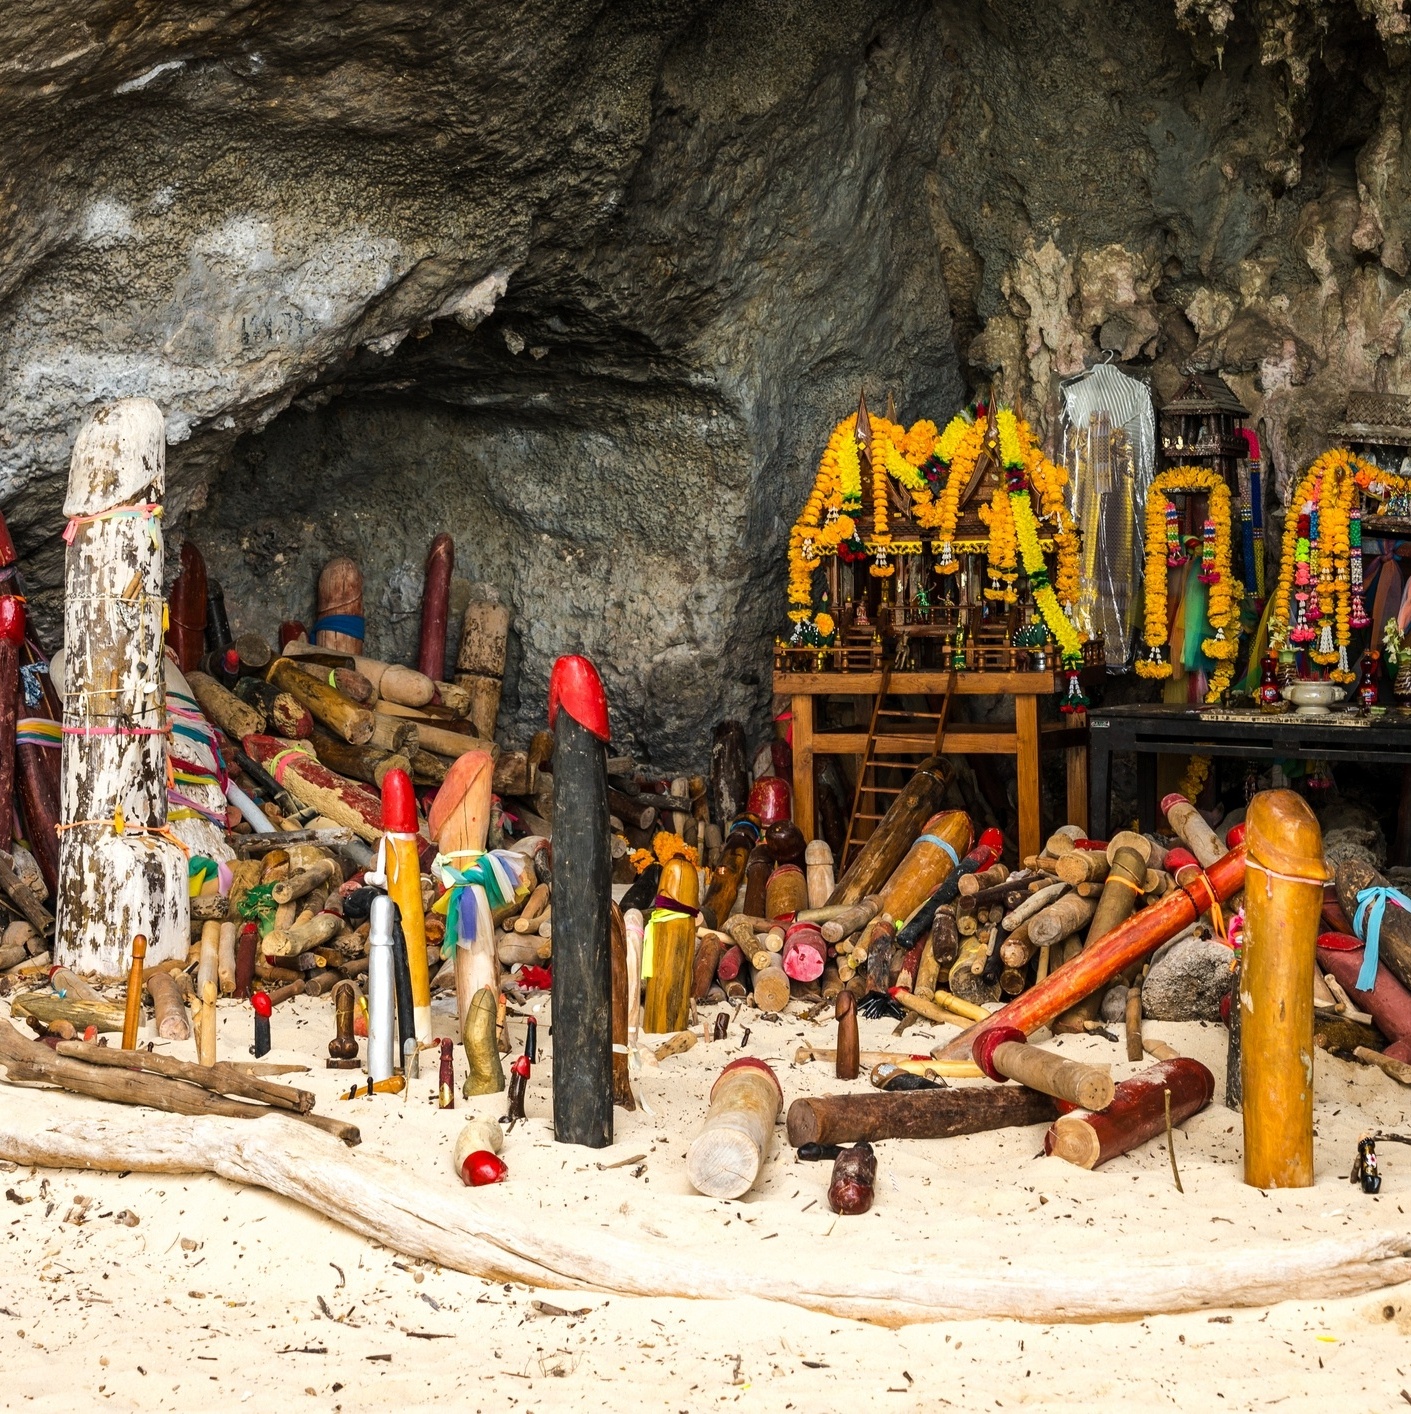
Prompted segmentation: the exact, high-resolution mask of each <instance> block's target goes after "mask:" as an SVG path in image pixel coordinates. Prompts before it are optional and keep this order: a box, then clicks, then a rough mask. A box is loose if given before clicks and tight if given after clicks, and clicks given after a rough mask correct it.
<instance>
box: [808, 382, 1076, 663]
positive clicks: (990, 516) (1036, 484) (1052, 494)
mask: <svg viewBox="0 0 1411 1414" xmlns="http://www.w3.org/2000/svg"><path fill="white" fill-rule="evenodd" d="M995 425H996V428H997V431H998V435H999V443H1000V455H1001V459H1002V461H1003V464H1004V468H1005V473H1006V486H1005V488H1003V489H1001V490H1000V491H999V492H997V494H996V495H995V496H994V497H993V498H992V499H991V501H990V504H989V506H988V507H981V509H980V516H981V518H982V519H983V520H984V521H985V522H986V524H987V525H988V526H989V527H990V537H989V571H990V576H991V579H992V581H993V585H992V587H991V588H990V589H987V590H986V593H987V594H988V595H989V596H990V597H991V598H992V599H998V600H1001V601H1002V602H1005V603H1014V602H1015V600H1016V599H1017V597H1018V595H1017V590H1016V587H1015V586H1016V583H1017V580H1018V571H1019V565H1020V563H1021V552H1022V551H1023V550H1024V546H1023V545H1022V543H1021V542H1020V541H1019V539H1018V538H1017V536H1016V532H1015V503H1014V499H1013V498H1014V495H1015V494H1016V493H1017V492H1018V491H1019V489H1020V487H1021V486H1022V494H1023V497H1024V500H1025V503H1026V505H1028V503H1029V499H1030V487H1032V491H1033V494H1034V496H1035V497H1036V499H1037V508H1035V507H1034V506H1029V520H1030V522H1032V523H1034V547H1035V548H1034V551H1033V556H1032V557H1031V558H1033V557H1036V563H1037V565H1038V566H1039V569H1038V571H1037V573H1039V574H1040V575H1041V577H1042V578H1043V582H1044V584H1045V586H1047V585H1049V583H1050V581H1049V579H1048V572H1047V567H1046V565H1045V563H1044V559H1043V552H1042V549H1041V547H1040V546H1039V540H1038V529H1037V520H1038V519H1042V521H1043V522H1044V525H1045V534H1046V535H1050V536H1051V538H1052V541H1053V545H1054V548H1055V551H1056V555H1055V566H1054V572H1053V578H1052V587H1051V589H1050V597H1051V604H1052V607H1051V608H1050V609H1045V608H1044V606H1043V605H1042V604H1041V605H1040V610H1041V612H1042V613H1043V616H1044V621H1045V622H1046V623H1049V624H1050V628H1052V623H1051V622H1050V620H1051V618H1054V617H1056V618H1057V619H1059V620H1061V621H1062V622H1063V624H1064V625H1065V626H1066V627H1065V632H1064V634H1063V635H1062V636H1061V638H1062V639H1066V640H1068V641H1069V642H1071V643H1073V644H1074V645H1075V651H1076V653H1077V654H1078V655H1079V656H1081V651H1082V639H1081V637H1079V636H1078V634H1077V632H1076V630H1074V629H1073V627H1072V624H1071V621H1070V619H1069V614H1070V613H1071V611H1072V607H1073V605H1074V604H1075V603H1076V602H1077V598H1078V558H1079V539H1078V533H1077V527H1076V526H1075V525H1074V523H1073V521H1072V518H1071V517H1070V516H1069V515H1068V511H1067V508H1066V506H1065V505H1064V497H1063V488H1064V486H1065V484H1066V482H1067V472H1066V470H1064V469H1063V468H1062V467H1058V466H1055V465H1054V463H1052V462H1051V461H1049V460H1048V458H1047V457H1045V456H1044V455H1043V453H1042V451H1041V450H1040V449H1039V447H1038V444H1037V442H1036V440H1035V438H1034V435H1033V433H1032V431H1031V430H1030V428H1029V425H1028V423H1026V422H1024V421H1023V420H1022V419H1021V418H1019V417H1018V416H1016V415H1015V413H1014V412H1013V410H1012V409H1009V408H1001V409H999V410H998V411H997V412H996V414H995ZM870 426H871V430H872V446H871V467H872V479H871V485H870V487H868V488H866V494H870V496H871V506H872V530H871V533H870V534H869V535H868V536H867V537H866V540H865V542H864V541H863V540H861V539H859V538H858V536H859V531H858V526H857V522H856V520H855V519H854V517H853V515H852V514H850V512H856V511H859V510H861V509H862V507H863V505H864V494H865V493H864V488H863V486H862V470H861V466H862V464H861V459H860V455H859V444H858V442H857V438H856V429H857V418H856V416H855V415H851V416H848V417H845V418H844V419H843V420H842V421H841V422H839V423H838V424H837V426H836V427H835V428H834V429H833V432H832V435H831V436H830V437H829V439H828V445H827V447H826V448H825V449H824V452H823V456H822V458H821V459H820V461H819V466H818V474H817V476H816V478H815V480H814V484H813V488H812V490H811V491H810V493H809V496H808V500H807V501H806V502H805V503H804V508H803V511H802V512H801V513H800V515H799V518H798V520H797V521H796V522H795V524H794V526H793V528H792V529H791V531H790V533H789V590H788V594H789V606H790V608H789V618H790V619H791V620H792V621H793V622H794V623H795V624H796V625H797V626H798V627H797V628H796V630H795V640H796V641H799V642H809V643H816V642H821V641H822V640H824V639H826V638H828V637H830V632H831V631H836V626H834V628H833V630H830V631H824V629H823V628H822V626H821V623H820V622H819V621H817V620H815V619H814V611H813V575H814V571H815V570H816V569H817V568H818V566H819V565H820V564H821V563H822V561H823V557H824V556H825V555H829V554H839V555H840V556H841V557H842V558H843V559H845V560H847V561H849V562H855V561H858V560H861V559H862V558H864V557H867V556H870V557H871V559H872V563H871V564H870V565H869V567H868V568H869V572H870V573H871V574H872V575H875V576H877V577H879V578H883V577H886V576H889V575H892V574H895V572H896V565H895V562H894V559H895V556H897V555H899V554H912V553H917V552H918V551H919V548H920V547H919V545H917V544H916V542H914V541H913V542H910V543H900V542H896V541H894V540H893V537H892V533H891V530H892V527H891V517H890V509H889V505H888V487H889V484H890V482H891V481H896V482H897V483H898V484H900V485H902V486H904V487H905V488H906V490H907V493H908V495H909V497H910V500H911V514H912V517H913V519H914V520H915V522H916V524H917V525H918V526H919V527H921V528H922V529H923V530H929V531H934V532H935V539H936V547H937V549H938V551H939V554H938V558H937V562H936V566H935V568H936V570H937V572H938V573H941V574H953V573H954V572H955V571H956V570H957V569H958V568H959V561H958V560H957V558H956V546H955V528H956V522H957V520H958V518H959V514H960V495H961V492H962V491H963V490H964V489H965V487H966V486H967V485H968V484H969V481H970V478H971V477H972V476H973V475H974V472H975V466H976V463H977V462H978V460H979V457H980V453H981V451H982V449H983V447H984V444H985V438H986V436H987V435H988V431H989V424H988V422H987V421H986V420H985V419H980V420H976V419H975V418H974V417H972V416H971V415H970V414H969V413H957V414H956V415H955V416H954V417H953V418H951V420H950V421H949V422H948V423H947V424H946V427H945V430H944V431H943V432H941V433H940V434H939V435H938V434H937V431H936V424H935V423H934V422H931V421H929V420H928V419H924V418H923V419H922V420H921V421H919V422H916V423H914V424H913V425H912V427H911V428H910V430H908V429H906V428H903V427H901V426H899V425H898V424H896V423H893V422H891V421H890V420H889V419H887V418H884V417H877V416H872V417H871V418H870ZM1023 566H1024V570H1025V573H1026V574H1029V575H1030V577H1031V578H1032V577H1033V574H1034V573H1035V571H1033V570H1031V568H1030V562H1029V559H1028V558H1026V559H1024V560H1023ZM1054 636H1055V638H1060V635H1059V634H1058V633H1056V632H1055V635H1054Z"/></svg>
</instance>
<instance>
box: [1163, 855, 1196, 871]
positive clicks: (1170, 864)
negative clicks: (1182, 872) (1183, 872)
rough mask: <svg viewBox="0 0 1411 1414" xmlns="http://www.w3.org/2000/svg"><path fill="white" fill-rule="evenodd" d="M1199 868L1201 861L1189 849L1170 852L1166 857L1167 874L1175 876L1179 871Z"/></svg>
mask: <svg viewBox="0 0 1411 1414" xmlns="http://www.w3.org/2000/svg"><path fill="white" fill-rule="evenodd" d="M1192 867H1195V868H1199V867H1200V861H1199V860H1198V859H1196V857H1195V855H1193V854H1192V853H1191V852H1190V850H1188V849H1173V850H1169V851H1168V852H1167V855H1166V872H1167V873H1168V874H1174V873H1176V871H1177V870H1179V869H1189V868H1192Z"/></svg>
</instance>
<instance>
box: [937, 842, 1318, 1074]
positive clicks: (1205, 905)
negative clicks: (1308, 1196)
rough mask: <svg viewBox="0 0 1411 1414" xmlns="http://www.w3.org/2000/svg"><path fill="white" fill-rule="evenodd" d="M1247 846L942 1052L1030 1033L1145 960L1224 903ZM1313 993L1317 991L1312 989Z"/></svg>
mask: <svg viewBox="0 0 1411 1414" xmlns="http://www.w3.org/2000/svg"><path fill="white" fill-rule="evenodd" d="M1244 858H1245V856H1244V846H1243V845H1239V846H1237V847H1236V848H1234V849H1232V850H1230V852H1229V853H1228V854H1226V855H1223V856H1222V857H1221V858H1220V859H1218V860H1217V861H1216V862H1215V863H1214V864H1212V865H1211V866H1210V868H1209V869H1207V870H1206V871H1205V872H1204V873H1203V874H1200V875H1199V876H1198V877H1196V878H1195V879H1192V880H1191V882H1190V883H1189V884H1187V885H1185V886H1184V887H1183V888H1178V889H1176V890H1175V891H1174V892H1172V893H1170V894H1167V896H1166V897H1165V898H1164V899H1162V900H1161V902H1160V903H1157V904H1153V905H1151V907H1149V908H1144V909H1143V910H1142V911H1141V912H1140V913H1138V914H1136V915H1134V916H1133V917H1131V918H1129V919H1127V921H1126V922H1125V923H1122V924H1120V925H1119V926H1118V927H1116V928H1114V929H1113V930H1112V931H1111V932H1110V933H1109V934H1108V935H1107V936H1106V937H1105V938H1103V939H1102V940H1101V941H1100V942H1097V943H1094V944H1093V945H1092V946H1091V947H1088V948H1085V949H1084V950H1083V951H1082V952H1081V953H1079V954H1078V956H1077V957H1075V958H1074V959H1073V960H1072V962H1068V963H1065V964H1064V965H1063V966H1062V967H1060V968H1059V969H1058V971H1056V972H1051V973H1050V974H1049V975H1048V976H1047V977H1046V978H1044V980H1043V981H1042V982H1039V983H1037V984H1036V985H1035V986H1033V987H1030V988H1029V990H1028V991H1027V992H1025V993H1023V994H1022V995H1021V996H1018V997H1016V998H1015V999H1014V1000H1013V1001H1012V1002H1010V1003H1009V1004H1008V1005H1007V1006H1004V1007H1001V1008H1000V1010H999V1011H997V1012H994V1013H993V1014H992V1015H991V1016H990V1019H989V1020H988V1021H982V1022H980V1023H979V1024H978V1025H977V1026H973V1027H971V1028H970V1030H969V1031H964V1032H962V1033H961V1034H960V1035H959V1036H957V1037H956V1038H955V1039H954V1040H953V1041H950V1042H948V1043H947V1045H946V1047H945V1049H944V1050H943V1051H942V1053H941V1054H942V1057H943V1058H945V1059H947V1060H959V1059H963V1058H967V1057H969V1056H970V1054H971V1051H972V1048H973V1047H974V1044H975V1041H976V1038H977V1037H978V1035H979V1034H980V1032H981V1031H983V1030H987V1029H989V1028H991V1027H995V1026H1012V1027H1015V1028H1016V1029H1017V1030H1019V1031H1022V1032H1024V1033H1025V1034H1026V1035H1028V1034H1029V1033H1030V1032H1033V1031H1037V1030H1038V1029H1039V1027H1040V1026H1047V1025H1048V1024H1049V1022H1051V1021H1052V1020H1053V1019H1054V1018H1055V1017H1056V1016H1058V1015H1059V1014H1060V1013H1061V1012H1064V1011H1066V1010H1067V1009H1068V1008H1069V1007H1070V1006H1072V1005H1073V1003H1074V1002H1077V1001H1080V1000H1081V999H1082V998H1083V997H1086V996H1087V995H1088V993H1089V992H1092V991H1094V990H1095V989H1096V988H1098V987H1101V986H1102V985H1103V983H1104V982H1110V981H1111V980H1112V978H1114V977H1115V976H1116V975H1117V974H1118V973H1119V972H1121V971H1122V969H1123V968H1125V967H1129V966H1131V964H1132V963H1134V962H1140V961H1141V959H1142V958H1144V957H1145V956H1146V955H1147V954H1148V953H1150V952H1153V951H1155V949H1156V948H1158V947H1160V946H1161V944H1162V943H1164V942H1166V941H1167V940H1168V939H1171V938H1174V937H1175V936H1176V934H1177V933H1179V932H1180V931H1181V930H1182V929H1184V928H1188V927H1189V926H1190V925H1191V924H1192V923H1194V922H1195V920H1196V919H1197V918H1199V917H1200V915H1201V914H1202V913H1207V912H1209V910H1210V906H1211V904H1212V903H1217V902H1223V901H1224V900H1225V899H1227V898H1229V897H1230V896H1231V895H1232V894H1234V893H1236V892H1238V891H1239V889H1240V888H1242V887H1243V885H1244ZM1309 995H1310V998H1311V995H1312V993H1311V990H1310V993H1309Z"/></svg>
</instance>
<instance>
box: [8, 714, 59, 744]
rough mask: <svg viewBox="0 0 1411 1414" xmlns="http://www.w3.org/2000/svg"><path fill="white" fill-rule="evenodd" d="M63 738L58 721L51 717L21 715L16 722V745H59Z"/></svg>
mask: <svg viewBox="0 0 1411 1414" xmlns="http://www.w3.org/2000/svg"><path fill="white" fill-rule="evenodd" d="M63 740H64V734H63V732H62V730H61V729H60V727H59V724H58V722H55V721H53V720H51V719H50V718H49V717H21V718H20V719H19V721H18V722H16V723H15V745H16V746H44V747H58V746H62V745H63Z"/></svg>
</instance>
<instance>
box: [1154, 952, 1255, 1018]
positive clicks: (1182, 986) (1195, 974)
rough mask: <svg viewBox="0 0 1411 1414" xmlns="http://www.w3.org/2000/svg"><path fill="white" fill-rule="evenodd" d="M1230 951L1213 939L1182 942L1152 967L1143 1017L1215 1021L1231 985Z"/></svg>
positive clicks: (1232, 982) (1218, 1016)
mask: <svg viewBox="0 0 1411 1414" xmlns="http://www.w3.org/2000/svg"><path fill="white" fill-rule="evenodd" d="M1231 957H1232V954H1231V952H1230V950H1229V948H1227V947H1225V946H1224V945H1223V944H1222V943H1217V942H1216V941H1215V940H1214V939H1213V938H1194V937H1193V938H1183V939H1182V940H1181V941H1180V942H1178V943H1176V944H1175V945H1174V946H1173V947H1172V948H1171V949H1170V950H1169V951H1168V952H1167V953H1165V954H1164V955H1163V956H1162V957H1160V958H1158V959H1157V961H1155V962H1154V963H1152V966H1151V971H1150V972H1148V973H1147V977H1146V982H1145V983H1144V984H1143V986H1142V1014H1143V1015H1144V1016H1148V1017H1150V1018H1151V1019H1152V1020H1153V1021H1218V1020H1219V1019H1220V1000H1221V998H1222V997H1224V996H1225V995H1226V994H1227V993H1228V992H1229V990H1230V988H1231V986H1233V984H1234V973H1233V972H1231V971H1230V960H1231Z"/></svg>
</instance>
